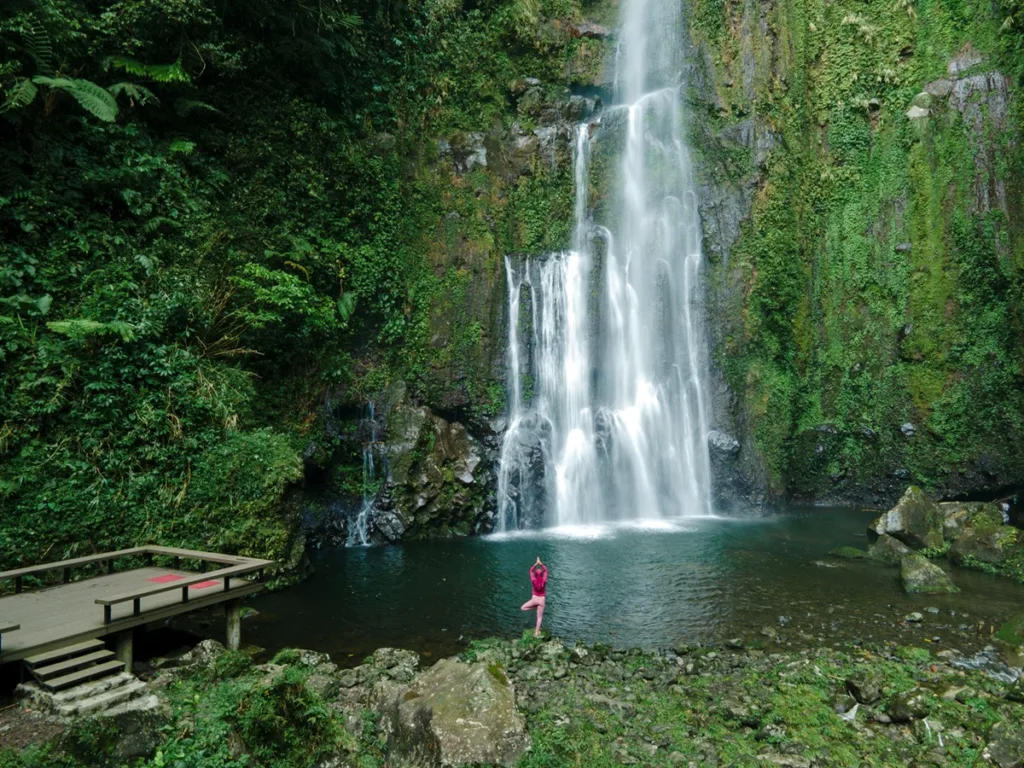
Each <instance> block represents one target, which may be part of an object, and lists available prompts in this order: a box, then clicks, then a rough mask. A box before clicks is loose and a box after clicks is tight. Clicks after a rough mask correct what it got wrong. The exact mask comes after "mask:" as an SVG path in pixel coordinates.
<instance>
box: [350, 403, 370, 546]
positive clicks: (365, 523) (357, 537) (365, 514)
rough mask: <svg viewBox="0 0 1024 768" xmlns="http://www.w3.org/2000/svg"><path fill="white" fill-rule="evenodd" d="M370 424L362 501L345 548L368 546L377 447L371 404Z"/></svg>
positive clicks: (365, 451)
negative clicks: (374, 456)
mask: <svg viewBox="0 0 1024 768" xmlns="http://www.w3.org/2000/svg"><path fill="white" fill-rule="evenodd" d="M368 410H369V416H370V418H369V422H370V439H369V440H368V441H366V442H364V443H363V499H362V502H361V504H360V507H359V514H358V515H357V516H356V519H355V520H353V521H352V525H351V526H349V530H348V539H347V540H346V541H345V546H347V547H365V546H369V544H370V513H371V512H372V511H373V504H374V502H375V501H376V499H377V487H376V482H377V472H376V467H375V466H374V460H373V451H374V449H375V448H376V446H377V417H376V413H375V412H374V406H373V403H372V402H371V403H370V404H369V406H368Z"/></svg>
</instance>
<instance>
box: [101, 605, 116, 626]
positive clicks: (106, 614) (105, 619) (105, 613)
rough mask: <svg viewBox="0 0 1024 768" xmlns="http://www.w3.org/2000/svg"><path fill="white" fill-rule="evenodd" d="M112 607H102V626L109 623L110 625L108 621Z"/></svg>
mask: <svg viewBox="0 0 1024 768" xmlns="http://www.w3.org/2000/svg"><path fill="white" fill-rule="evenodd" d="M113 607H114V606H112V605H104V606H103V623H104V624H109V623H110V619H111V609H112V608H113Z"/></svg>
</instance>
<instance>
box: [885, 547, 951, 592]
mask: <svg viewBox="0 0 1024 768" xmlns="http://www.w3.org/2000/svg"><path fill="white" fill-rule="evenodd" d="M900 577H901V578H902V579H903V589H904V590H906V591H907V592H908V593H910V594H924V595H937V594H948V593H953V592H959V591H960V590H959V589H958V588H957V587H956V586H955V585H954V584H953V582H952V581H951V580H950V578H949V576H947V575H946V572H945V571H943V570H942V569H941V568H939V566H937V565H935V564H934V563H931V562H929V561H928V560H927V559H926V558H924V557H922V556H921V555H917V554H910V555H906V556H904V558H903V559H902V560H901V561H900Z"/></svg>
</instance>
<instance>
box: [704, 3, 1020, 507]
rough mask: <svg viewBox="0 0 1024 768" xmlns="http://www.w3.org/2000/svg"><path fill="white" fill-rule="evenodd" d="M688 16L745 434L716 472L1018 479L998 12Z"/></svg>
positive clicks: (737, 430)
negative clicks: (724, 466) (738, 447)
mask: <svg viewBox="0 0 1024 768" xmlns="http://www.w3.org/2000/svg"><path fill="white" fill-rule="evenodd" d="M690 11H691V14H690V16H691V18H690V35H691V41H692V47H691V52H690V56H689V67H688V82H689V86H690V97H691V98H690V103H691V106H692V114H691V142H692V144H693V146H694V148H695V150H696V152H697V154H698V157H699V159H698V161H697V163H696V167H697V168H698V170H699V172H700V174H701V179H702V191H701V208H702V211H701V212H702V221H703V225H704V237H705V243H704V245H705V253H706V255H707V259H708V267H709V269H708V273H709V281H708V292H709V293H708V314H709V322H708V328H709V329H710V332H711V335H712V344H713V348H714V360H715V368H716V371H715V373H716V390H715V421H716V423H717V425H718V427H719V429H720V430H721V431H722V432H725V433H728V434H730V435H732V436H734V437H735V438H736V439H737V440H738V442H739V443H740V445H741V450H740V451H737V452H735V453H734V454H732V455H731V457H729V458H728V461H727V464H728V465H730V466H731V467H732V469H731V473H730V474H728V476H727V477H726V487H727V488H731V489H732V493H734V494H735V493H743V492H744V491H747V493H748V494H749V493H750V489H753V493H752V494H751V495H752V496H753V497H754V498H756V497H757V496H758V491H759V489H763V490H764V491H765V492H766V494H767V497H768V498H779V497H797V498H805V499H814V500H837V501H839V500H845V501H857V502H866V503H875V504H883V503H890V502H892V501H895V499H896V497H897V496H898V494H899V492H900V490H901V489H902V488H903V487H905V485H906V483H907V481H908V480H909V481H913V482H918V483H921V484H923V485H925V486H926V487H928V488H929V489H930V490H932V491H937V492H940V493H951V492H963V491H980V490H986V489H987V490H993V489H996V488H999V487H1001V486H1004V485H1009V484H1012V483H1016V482H1019V481H1020V479H1021V477H1022V476H1024V454H1022V451H1021V448H1020V446H1021V444H1022V442H1021V439H1020V438H1021V432H1022V429H1024V422H1022V419H1021V417H1020V413H1021V407H1022V400H1021V389H1020V388H1021V384H1022V378H1021V372H1022V370H1024V369H1022V361H1024V347H1022V343H1021V340H1022V338H1024V335H1022V330H1024V324H1022V317H1021V315H1020V312H1019V309H1017V308H1015V307H1016V306H1018V304H1019V300H1020V292H1019V285H1020V282H1019V281H1020V277H1019V276H1020V268H1021V262H1020V259H1019V256H1015V255H1014V254H1016V253H1018V252H1019V242H1020V241H1019V225H1018V222H1019V221H1020V210H1019V205H1018V203H1017V202H1016V199H1015V198H1014V195H1013V194H1012V192H1008V190H1013V189H1015V188H1017V187H1018V185H1019V182H1020V179H1021V173H1020V168H1021V166H1020V147H1019V142H1018V139H1017V136H1018V132H1019V106H1018V104H1017V99H1016V97H1015V94H1014V93H1013V89H1012V87H1010V85H1009V81H1008V80H1007V77H1006V75H1005V72H1006V71H1007V70H1008V69H1009V68H1011V67H1016V66H1017V65H1016V60H1015V59H1013V58H1012V57H1011V56H1008V55H1006V54H1003V53H1000V51H1002V50H1005V49H1004V48H1001V41H1000V37H999V35H1000V34H1003V33H997V32H996V28H997V27H998V26H999V24H1000V23H1001V22H1002V18H1001V17H1000V16H999V15H998V14H995V13H994V12H993V11H992V9H990V8H987V7H986V8H981V7H978V8H972V9H971V10H968V9H967V8H966V7H965V8H964V9H962V10H957V11H955V12H952V13H946V12H945V11H939V10H938V9H935V8H931V7H929V8H923V7H922V8H917V7H916V6H914V7H911V6H910V5H908V4H896V5H893V6H891V7H886V8H874V7H873V8H872V9H871V10H870V13H868V12H866V11H865V10H863V9H862V8H860V7H858V6H857V4H856V3H847V2H839V3H825V2H818V1H817V0H800V2H796V3H787V4H782V3H774V2H770V1H765V2H743V3H740V2H727V3H724V4H722V5H716V4H714V3H710V2H706V1H705V0H696V2H693V3H692V4H691V6H690ZM1004 32H1005V30H1004ZM1015 286H1016V287H1015ZM996 326H998V327H999V329H998V330H997V329H996ZM721 458H723V459H725V458H726V457H724V456H723V457H721Z"/></svg>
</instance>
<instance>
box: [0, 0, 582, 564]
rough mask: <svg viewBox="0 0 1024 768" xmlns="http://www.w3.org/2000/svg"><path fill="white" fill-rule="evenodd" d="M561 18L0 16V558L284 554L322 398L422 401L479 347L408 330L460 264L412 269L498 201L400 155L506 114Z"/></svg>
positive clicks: (59, 10)
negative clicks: (396, 394)
mask: <svg viewBox="0 0 1024 768" xmlns="http://www.w3.org/2000/svg"><path fill="white" fill-rule="evenodd" d="M576 15H578V9H577V8H576V6H575V5H574V4H573V3H572V2H571V0H552V1H551V2H543V3H538V2H534V1H533V0H508V1H507V2H490V3H484V4H482V5H467V6H465V7H463V6H461V5H459V4H456V3H445V2H427V3H423V4H420V3H412V4H406V3H402V2H396V3H367V2H360V0H353V1H352V2H340V1H339V0H319V1H318V2H314V3H308V4H307V3H296V2H286V3H275V2H251V1H250V0H171V1H170V2H167V1H166V0H142V1H141V2H140V1H138V0H133V1H132V2H127V1H126V0H104V1H103V2H95V3H81V2H74V1H73V0H13V1H12V2H7V3H4V4H3V8H2V9H0V104H2V105H3V106H2V108H0V232H2V243H0V366H2V368H0V371H2V372H0V567H4V566H9V565H12V564H14V563H16V562H25V561H32V560H36V559H38V558H41V557H44V556H45V557H47V558H49V559H56V558H58V557H60V556H64V555H70V554H75V553H85V552H88V551H92V550H95V549H97V548H101V547H110V546H118V545H124V544H129V543H131V542H136V541H141V540H159V541H162V542H166V543H176V544H183V545H185V544H191V545H200V544H201V545H203V547H204V548H211V547H212V548H216V549H224V550H231V551H248V552H261V553H263V554H267V555H271V556H274V557H283V556H285V554H286V552H287V550H288V548H289V536H290V532H291V531H292V529H293V526H292V525H291V524H290V522H289V513H288V512H287V511H285V512H282V505H281V499H282V496H283V495H285V494H286V489H287V488H288V487H289V486H290V484H292V483H293V482H294V481H296V480H298V479H299V478H300V477H301V472H302V465H301V452H302V451H303V450H304V449H305V447H306V445H307V444H308V437H307V436H308V435H309V434H310V432H311V431H312V430H313V429H314V427H315V426H316V423H317V421H318V419H319V418H320V416H321V415H322V413H323V409H322V408H321V406H322V405H323V404H325V403H328V402H332V401H334V400H338V399H341V400H346V401H347V402H352V403H358V402H360V401H361V400H362V399H364V397H365V396H367V395H368V394H373V393H374V392H375V391H377V390H379V389H380V388H381V387H383V386H384V385H385V384H386V383H387V382H388V381H392V380H407V381H408V382H409V383H410V384H411V385H412V387H413V388H414V391H418V392H422V393H424V395H425V396H426V395H429V394H431V388H433V389H435V390H436V389H438V388H443V386H444V384H445V381H446V379H445V378H444V377H445V376H448V373H447V372H448V371H449V370H450V369H451V368H453V367H457V366H458V365H460V364H462V363H461V361H462V359H463V358H466V357H467V355H466V348H467V347H468V346H472V344H473V343H474V342H475V340H476V339H477V338H478V337H479V335H480V328H479V327H478V326H474V324H473V323H471V322H465V323H462V324H459V326H458V328H457V331H456V332H455V334H454V337H453V338H452V339H450V340H449V341H450V343H449V344H447V345H443V348H442V347H438V346H437V345H433V346H432V345H431V343H430V333H431V331H430V327H429V326H430V321H431V313H432V312H433V313H437V312H441V313H445V312H449V311H450V312H452V313H454V314H455V317H458V312H459V308H458V301H459V291H460V290H461V291H463V292H464V291H465V286H466V285H467V283H468V281H469V279H470V278H469V275H468V274H467V273H465V272H464V271H460V270H459V269H456V268H450V269H444V268H438V266H437V265H436V264H432V263H431V260H430V248H431V245H430V237H432V236H434V235H435V233H436V230H437V229H438V221H439V219H440V218H441V216H442V214H443V213H444V212H446V211H448V210H451V209H455V210H459V211H461V212H463V213H464V214H466V220H467V221H468V222H469V223H468V224H467V225H466V228H467V229H470V234H471V235H472V234H473V232H472V227H473V226H474V225H475V224H474V222H478V221H480V215H481V210H482V208H483V206H484V204H485V203H488V202H489V201H490V200H491V199H492V198H496V197H501V198H502V202H501V206H502V207H504V208H507V209H508V210H509V218H511V216H512V212H514V211H515V210H516V207H517V205H519V204H520V201H522V199H523V198H522V194H521V193H520V192H519V190H518V188H512V189H509V190H507V191H503V192H501V193H500V195H499V193H498V191H497V190H495V189H494V188H493V187H494V182H493V181H492V180H489V179H484V180H482V181H481V182H480V183H481V184H485V185H488V190H489V193H490V194H489V195H488V196H487V197H485V198H484V199H483V201H482V202H478V201H477V200H476V197H479V196H480V195H479V194H477V195H476V197H474V194H473V191H472V190H473V188H469V189H459V188H453V186H452V184H451V182H450V180H449V179H447V178H446V177H445V175H444V174H443V173H442V172H440V171H427V170H424V168H428V163H427V162H426V161H429V160H430V156H431V153H432V152H433V153H434V154H435V155H436V151H437V150H436V147H437V142H436V140H434V141H429V140H427V137H428V136H450V135H452V134H453V133H457V132H459V131H464V130H470V129H473V130H481V129H486V128H487V127H488V126H491V125H493V124H495V123H500V122H502V121H507V120H508V119H509V117H508V114H509V109H508V107H509V102H508V100H509V95H508V88H509V83H510V82H511V81H512V80H513V79H514V78H515V77H517V76H523V75H524V74H529V75H532V76H541V77H548V78H558V77H560V76H561V74H562V72H563V71H564V69H565V67H564V62H565V60H566V58H567V57H571V56H572V55H574V53H575V51H576V50H577V49H578V48H579V45H580V43H579V42H578V41H574V40H572V39H571V38H570V36H569V35H568V34H567V33H566V32H565V29H564V27H563V26H561V25H560V24H559V23H557V19H558V18H561V17H564V18H572V17H574V16H576ZM432 148H434V149H432ZM410 160H411V161H412V162H410ZM561 181H564V180H561ZM524 183H525V182H524ZM529 183H530V184H533V185H536V184H543V183H545V182H544V181H543V179H540V178H535V179H531V180H530V182H529ZM559 183H561V182H560V181H559ZM551 185H555V186H556V184H555V181H552V182H551ZM539 213H540V215H541V216H543V214H544V213H545V211H544V209H543V207H541V209H540V211H539ZM548 219H549V220H550V217H548ZM459 236H460V237H461V236H462V235H461V234H459ZM477 236H478V237H486V238H487V242H486V243H485V244H486V245H487V247H488V248H493V247H494V246H495V241H502V242H501V243H500V244H501V245H502V246H503V247H505V248H511V247H514V246H516V245H517V244H518V243H520V242H521V241H522V240H523V239H524V238H526V237H535V233H532V232H529V231H526V232H523V231H520V230H519V229H518V228H515V227H512V226H510V225H509V224H508V223H507V221H506V220H505V219H502V220H501V221H500V222H499V223H498V226H497V228H496V229H494V232H493V233H492V232H491V231H488V232H486V233H483V234H478V235H477ZM438 370H440V371H442V372H443V375H442V376H441V383H440V384H438V383H437V376H435V377H434V378H433V379H432V378H431V376H432V374H433V373H434V372H436V371H438ZM462 386H463V387H464V388H465V389H467V390H468V391H469V394H470V395H472V397H473V401H474V407H478V408H480V409H483V410H487V409H493V408H494V407H495V406H496V404H498V403H500V400H501V392H500V389H499V390H497V391H496V390H495V389H494V387H493V386H491V387H490V388H488V386H487V385H486V383H483V384H478V383H477V382H476V381H475V380H473V379H472V378H471V377H470V378H469V379H468V380H467V381H465V382H464V383H463V384H462ZM319 448H320V449H321V450H325V448H324V446H319ZM326 450H330V446H329V445H328V446H326ZM284 509H285V510H287V505H285V507H284Z"/></svg>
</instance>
